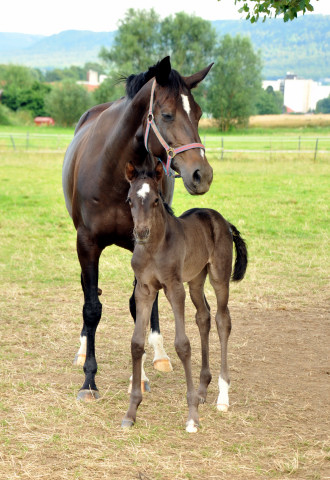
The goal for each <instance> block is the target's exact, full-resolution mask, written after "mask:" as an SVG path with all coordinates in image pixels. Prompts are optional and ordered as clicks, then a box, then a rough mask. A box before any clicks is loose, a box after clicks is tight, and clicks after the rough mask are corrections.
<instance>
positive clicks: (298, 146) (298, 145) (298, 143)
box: [298, 136, 301, 152]
mask: <svg viewBox="0 0 330 480" xmlns="http://www.w3.org/2000/svg"><path fill="white" fill-rule="evenodd" d="M300 141H301V137H300V136H299V139H298V150H299V152H300Z"/></svg>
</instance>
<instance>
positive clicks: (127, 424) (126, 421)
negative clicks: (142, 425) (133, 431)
mask: <svg viewBox="0 0 330 480" xmlns="http://www.w3.org/2000/svg"><path fill="white" fill-rule="evenodd" d="M133 425H134V422H133V420H129V419H128V418H124V419H123V421H122V422H121V428H132V427H133Z"/></svg>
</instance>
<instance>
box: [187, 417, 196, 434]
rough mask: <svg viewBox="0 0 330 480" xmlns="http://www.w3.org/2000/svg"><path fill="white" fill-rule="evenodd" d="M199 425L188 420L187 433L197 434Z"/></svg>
mask: <svg viewBox="0 0 330 480" xmlns="http://www.w3.org/2000/svg"><path fill="white" fill-rule="evenodd" d="M198 427H199V424H198V423H196V422H194V420H188V422H187V423H186V432H188V433H196V432H197V431H198Z"/></svg>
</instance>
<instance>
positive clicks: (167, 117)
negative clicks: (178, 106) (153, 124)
mask: <svg viewBox="0 0 330 480" xmlns="http://www.w3.org/2000/svg"><path fill="white" fill-rule="evenodd" d="M162 117H163V119H164V120H165V121H166V122H171V121H172V120H173V118H174V117H173V115H171V114H170V113H162Z"/></svg>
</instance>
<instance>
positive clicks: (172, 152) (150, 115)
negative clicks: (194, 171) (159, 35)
mask: <svg viewBox="0 0 330 480" xmlns="http://www.w3.org/2000/svg"><path fill="white" fill-rule="evenodd" d="M155 88H156V79H154V81H153V83H152V87H151V94H150V104H149V112H148V119H147V127H146V131H145V134H144V145H145V147H146V149H147V151H148V152H149V149H148V138H149V133H150V127H151V128H152V130H153V132H154V134H155V135H156V137H157V138H158V140H159V142H160V143H161V145H162V146H163V147H164V149H165V150H166V154H167V161H166V165H164V164H163V167H164V170H165V172H166V175H168V176H170V167H171V162H172V159H173V158H174V157H175V155H177V154H178V153H181V152H185V151H186V150H190V149H191V148H202V149H203V150H204V151H205V147H204V145H203V144H202V143H188V144H187V145H182V147H177V148H172V147H170V146H169V145H168V143H167V142H166V140H165V139H164V138H163V137H162V135H161V133H160V131H159V130H158V128H157V125H156V123H155V120H154V114H153V103H154V94H155ZM149 153H150V152H149ZM162 163H163V162H162Z"/></svg>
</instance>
